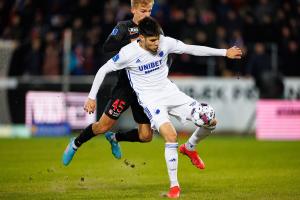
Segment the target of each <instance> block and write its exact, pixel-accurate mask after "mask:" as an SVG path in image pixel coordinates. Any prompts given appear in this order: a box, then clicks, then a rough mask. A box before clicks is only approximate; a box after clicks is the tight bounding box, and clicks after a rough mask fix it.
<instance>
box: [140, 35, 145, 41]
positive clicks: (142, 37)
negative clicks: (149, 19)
mask: <svg viewBox="0 0 300 200" xmlns="http://www.w3.org/2000/svg"><path fill="white" fill-rule="evenodd" d="M139 38H140V40H141V41H142V42H144V41H145V37H144V36H143V35H141V34H140V35H139Z"/></svg>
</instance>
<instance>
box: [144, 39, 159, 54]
mask: <svg viewBox="0 0 300 200" xmlns="http://www.w3.org/2000/svg"><path fill="white" fill-rule="evenodd" d="M144 43H145V49H146V50H148V51H150V52H151V53H153V54H156V53H157V50H158V44H159V36H150V37H144Z"/></svg>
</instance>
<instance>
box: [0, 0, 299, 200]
mask: <svg viewBox="0 0 300 200" xmlns="http://www.w3.org/2000/svg"><path fill="white" fill-rule="evenodd" d="M152 16H153V17H155V18H156V19H157V20H158V21H159V22H160V24H161V26H162V28H163V30H164V32H165V34H166V35H167V36H171V37H174V38H177V39H180V40H182V41H184V42H186V43H189V44H197V45H206V46H211V47H216V48H228V47H230V46H233V45H236V46H239V47H241V48H242V49H243V53H244V57H243V59H242V60H240V61H231V60H227V59H225V58H214V57H212V58H203V57H193V56H189V55H176V56H174V62H173V64H172V67H171V69H170V75H171V79H172V80H173V81H174V82H175V83H176V84H177V85H178V86H179V87H180V88H181V89H182V90H183V91H185V92H186V93H187V94H189V95H191V96H193V97H195V98H196V99H198V100H199V101H205V102H208V103H210V104H212V105H213V106H214V107H215V109H216V112H217V117H218V119H219V127H218V129H217V130H216V133H215V135H213V136H210V137H209V138H208V139H207V140H205V141H204V142H203V143H204V144H203V146H204V147H205V148H203V149H200V152H201V153H203V155H204V156H205V159H204V160H207V162H208V165H209V166H210V167H209V168H208V169H207V171H205V172H204V173H202V174H198V171H196V170H194V169H193V168H192V167H191V166H189V163H188V164H185V163H186V162H187V160H184V158H180V159H181V161H180V165H181V164H182V166H184V168H185V169H186V171H182V172H181V171H180V172H179V173H180V174H185V176H184V175H181V176H182V178H181V179H183V178H184V177H185V178H187V179H188V180H185V181H183V186H182V187H185V188H186V190H188V188H194V187H195V185H196V187H198V188H202V186H203V185H201V184H203V182H204V188H202V189H201V190H199V191H198V190H196V189H194V190H193V189H190V191H187V192H186V194H185V195H186V196H183V198H187V199H198V198H199V196H200V197H203V199H210V198H212V199H239V198H243V199H265V198H267V199H299V198H300V193H299V190H297V188H298V189H299V187H300V171H299V169H300V163H299V162H300V161H299V152H300V146H299V142H298V141H294V142H284V141H281V140H299V139H300V103H299V98H300V47H299V45H300V32H299V30H300V27H299V26H300V2H299V1H297V0H277V1H270V0H251V1H246V0H213V1H209V0H188V1H182V0H156V1H155V5H154V8H153V11H152ZM130 18H131V14H130V4H129V0H119V1H118V0H108V1H97V0H76V1H72V0H47V1H38V0H0V110H1V114H0V137H1V138H3V139H0V158H1V160H0V164H1V167H0V169H1V171H2V173H1V175H0V183H1V185H2V186H3V187H1V189H0V198H1V197H3V199H28V198H33V199H43V198H44V199H55V198H57V197H55V196H54V195H55V193H57V192H58V193H59V194H61V198H62V199H70V198H74V197H78V198H97V199H99V198H100V199H101V198H102V199H116V198H125V199H126V198H128V199H134V198H136V199H140V197H139V194H140V190H141V191H143V190H146V191H145V193H144V194H145V197H147V198H149V199H151V198H153V199H156V196H155V195H158V193H159V192H160V191H161V190H163V187H164V185H166V184H167V183H166V181H165V179H166V177H165V175H166V171H165V168H164V167H165V166H164V163H163V162H162V160H163V158H162V157H160V156H161V154H162V152H163V149H162V146H163V143H162V141H161V139H160V137H156V138H155V139H154V141H153V142H152V143H149V144H130V143H129V144H128V143H127V144H125V143H124V144H122V147H123V151H124V153H125V155H126V158H127V159H129V161H128V160H122V161H120V162H117V161H114V160H113V159H112V157H111V155H110V153H109V149H108V146H107V145H106V143H105V141H104V140H103V137H99V139H96V140H95V141H92V142H90V143H89V145H86V147H84V148H85V150H82V152H80V154H81V157H80V155H79V156H78V158H77V160H76V161H75V163H74V165H73V166H71V168H69V169H64V168H62V167H61V165H60V163H59V162H60V156H61V153H62V151H63V149H64V146H65V144H66V143H67V141H68V139H67V138H68V137H70V134H71V135H74V134H76V133H77V132H78V130H80V129H81V128H83V127H84V126H86V125H87V124H88V122H90V121H91V120H95V119H96V118H98V117H99V115H101V113H102V110H103V106H105V104H106V101H107V98H108V96H109V93H110V90H111V88H112V86H113V85H114V83H115V81H116V76H115V74H113V73H112V74H110V75H109V76H108V77H107V78H106V81H105V83H104V85H103V87H101V89H100V92H99V95H98V99H97V102H98V108H97V116H92V118H91V117H87V116H86V115H85V114H84V113H83V110H82V104H83V102H84V99H85V94H84V93H82V92H88V91H89V89H90V86H91V83H92V80H93V75H95V73H96V72H97V70H98V68H99V67H100V66H101V65H102V64H103V63H105V62H106V61H107V60H108V59H109V58H110V57H111V56H112V55H107V54H104V53H103V52H102V44H103V42H104V41H105V39H106V38H107V36H108V35H109V34H110V32H111V31H112V29H113V27H114V26H115V25H116V23H117V21H120V20H125V19H130ZM37 91H39V92H43V93H36V92H37ZM52 92H56V93H52ZM70 92H71V93H70ZM266 100H268V101H266ZM259 114H260V115H259ZM258 120H260V121H258ZM133 126H135V124H134V122H133V120H132V117H131V114H130V112H127V113H126V114H124V115H123V116H122V118H121V120H120V121H119V123H118V126H116V127H115V129H116V130H117V129H129V128H132V127H133ZM176 127H177V128H178V130H179V131H180V133H182V135H183V139H180V141H181V142H183V141H184V140H185V139H184V136H185V135H188V134H190V133H191V131H192V129H191V125H187V126H184V127H182V126H180V125H179V124H177V123H176ZM258 133H261V135H258ZM66 135H67V136H66ZM37 136H41V137H37ZM42 136H47V137H42ZM52 136H64V137H52ZM255 136H256V137H255ZM5 138H13V139H5ZM15 138H27V139H26V140H23V139H21V140H20V139H15ZM256 138H257V139H264V140H279V141H277V142H272V141H271V142H269V141H266V142H259V141H257V140H256ZM99 140H100V141H99ZM105 145H106V146H105ZM151 145H152V146H151ZM99 148H101V149H100V150H99ZM136 148H138V149H139V150H140V151H139V152H140V153H137V152H136ZM50 149H51V150H50ZM152 149H155V150H157V151H153V154H149V150H152ZM95 152H96V153H95ZM141 152H142V153H141ZM45 155H47V156H48V157H49V159H48V160H47V159H45V158H44V156H45ZM95 155H96V156H95ZM98 155H100V156H98ZM143 155H147V156H148V157H149V158H145V157H144V156H143ZM231 155H234V158H232V157H231ZM159 158H161V159H159ZM246 158H249V159H251V160H252V161H253V160H254V161H253V162H250V161H249V160H248V159H246ZM228 160H230V162H229V163H228V162H227V161H228ZM279 160H281V161H282V162H280V161H279ZM249 162H250V163H249ZM20 163H23V165H22V164H20ZM87 163H89V164H88V165H86V164H87ZM128 163H129V164H128ZM132 163H134V164H133V165H134V166H136V167H130V166H132ZM144 163H148V164H147V165H146V164H144ZM111 165H113V166H114V167H113V168H114V170H117V171H120V177H118V178H116V177H115V174H114V172H113V171H108V172H107V173H103V172H102V170H99V168H101V169H104V171H105V170H107V169H110V166H111ZM128 166H129V167H128ZM139 166H140V167H139ZM157 166H161V167H158V169H157V171H159V173H160V174H161V176H160V177H162V178H160V177H156V173H154V172H153V173H152V172H151V173H147V174H145V171H147V172H148V171H149V170H152V168H153V167H157ZM228 167H231V170H227V171H226V170H224V171H222V170H221V169H220V168H228ZM97 168H98V170H97ZM132 169H135V170H136V171H130V170H132ZM68 170H70V171H71V172H70V171H68ZM69 173H71V174H69ZM95 174H97V175H95ZM128 174H129V175H130V176H132V179H128V176H127V175H128ZM220 174H223V177H222V178H221V179H220V177H219V176H220ZM155 177H156V178H155ZM287 177H288V178H287ZM115 179H118V184H119V183H120V184H119V185H118V184H115V182H114V181H115ZM198 180H203V182H202V183H201V181H198ZM216 180H217V182H216ZM247 180H250V182H248V181H247ZM274 180H278V182H277V181H274ZM139 182H145V183H146V186H144V187H142V186H143V184H137V183H139ZM154 182H158V183H159V184H153V183H154ZM55 183H57V185H56V184H55ZM97 183H101V184H104V185H106V184H107V185H109V184H112V185H114V186H112V187H109V188H107V187H100V186H95V185H98V184H97ZM147 184H148V186H149V185H150V187H149V188H147ZM184 184H185V185H184ZM242 184H243V185H244V186H242V187H239V185H242ZM22 185H23V186H24V187H23V188H22V187H21V186H22ZM49 185H50V186H49ZM61 185H64V186H63V187H62V186H61ZM32 186H34V187H36V188H37V189H32ZM34 187H33V188H34ZM21 188H22V189H21ZM164 188H165V187H164ZM230 188H234V191H230ZM255 188H259V189H255ZM120 189H121V190H128V192H125V191H124V195H123V194H118V195H117V194H116V195H113V194H112V193H118V191H119V190H120ZM151 191H154V192H151ZM119 193H120V192H119ZM45 194H46V195H45ZM211 195H212V196H211ZM1 199H2V198H1Z"/></svg>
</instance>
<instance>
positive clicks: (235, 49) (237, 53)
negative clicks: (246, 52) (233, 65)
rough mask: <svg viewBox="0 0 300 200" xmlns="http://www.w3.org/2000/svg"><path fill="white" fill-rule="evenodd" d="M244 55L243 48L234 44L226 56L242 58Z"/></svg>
mask: <svg viewBox="0 0 300 200" xmlns="http://www.w3.org/2000/svg"><path fill="white" fill-rule="evenodd" d="M242 55H243V53H242V50H241V49H240V48H238V47H236V46H233V47H231V48H229V49H227V51H226V57H227V58H230V59H241V58H242Z"/></svg>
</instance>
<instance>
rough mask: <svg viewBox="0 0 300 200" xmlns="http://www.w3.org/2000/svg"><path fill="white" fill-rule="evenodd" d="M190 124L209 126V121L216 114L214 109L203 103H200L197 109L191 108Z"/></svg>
mask: <svg viewBox="0 0 300 200" xmlns="http://www.w3.org/2000/svg"><path fill="white" fill-rule="evenodd" d="M191 116H192V122H193V123H194V124H195V125H196V126H199V127H201V126H207V125H209V124H210V121H211V120H212V119H214V118H215V116H216V114H215V111H214V109H213V108H212V107H211V106H210V105H208V104H205V103H201V104H200V105H199V106H198V107H195V108H193V110H192V113H191Z"/></svg>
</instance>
